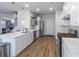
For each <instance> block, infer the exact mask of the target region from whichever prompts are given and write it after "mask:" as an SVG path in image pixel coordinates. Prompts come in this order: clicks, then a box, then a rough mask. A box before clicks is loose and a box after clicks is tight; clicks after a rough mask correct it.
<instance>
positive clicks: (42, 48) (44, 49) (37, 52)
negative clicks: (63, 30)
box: [17, 36, 59, 57]
mask: <svg viewBox="0 0 79 59" xmlns="http://www.w3.org/2000/svg"><path fill="white" fill-rule="evenodd" d="M57 47H58V46H57V44H56V40H55V38H54V37H50V36H43V37H40V38H39V39H37V40H36V41H34V42H33V43H32V44H31V45H30V46H29V47H27V48H26V49H25V50H24V51H23V52H21V53H20V54H19V55H18V56H17V57H58V56H59V54H58V49H57Z"/></svg>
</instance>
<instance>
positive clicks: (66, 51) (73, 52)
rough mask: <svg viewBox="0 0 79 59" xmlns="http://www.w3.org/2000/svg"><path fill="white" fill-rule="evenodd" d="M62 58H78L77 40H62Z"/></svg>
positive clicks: (78, 39)
mask: <svg viewBox="0 0 79 59" xmlns="http://www.w3.org/2000/svg"><path fill="white" fill-rule="evenodd" d="M62 57H79V38H67V37H63V38H62Z"/></svg>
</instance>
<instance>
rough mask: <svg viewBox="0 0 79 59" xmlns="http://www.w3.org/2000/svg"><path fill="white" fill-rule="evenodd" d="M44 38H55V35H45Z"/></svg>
mask: <svg viewBox="0 0 79 59" xmlns="http://www.w3.org/2000/svg"><path fill="white" fill-rule="evenodd" d="M43 36H47V37H48V36H49V37H55V35H43Z"/></svg>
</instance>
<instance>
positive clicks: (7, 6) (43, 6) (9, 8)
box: [0, 2, 63, 14]
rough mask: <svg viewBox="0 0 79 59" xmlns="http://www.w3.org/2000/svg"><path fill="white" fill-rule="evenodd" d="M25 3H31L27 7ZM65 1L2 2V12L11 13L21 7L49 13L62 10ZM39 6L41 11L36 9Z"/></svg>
mask: <svg viewBox="0 0 79 59" xmlns="http://www.w3.org/2000/svg"><path fill="white" fill-rule="evenodd" d="M25 4H29V7H25ZM62 6H63V2H15V3H13V4H12V3H11V2H0V13H4V14H11V13H12V12H13V11H17V10H20V9H22V8H23V9H25V10H27V9H29V10H31V11H32V12H35V13H37V14H49V13H55V11H57V10H61V9H62ZM50 7H52V8H53V10H52V11H50V10H49V8H50ZM37 8H39V9H40V10H39V11H36V9H37Z"/></svg>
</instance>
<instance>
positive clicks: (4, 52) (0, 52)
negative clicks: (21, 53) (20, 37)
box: [0, 42, 10, 57]
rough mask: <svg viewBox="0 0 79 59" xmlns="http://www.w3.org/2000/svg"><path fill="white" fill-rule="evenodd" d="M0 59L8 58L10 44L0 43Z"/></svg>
mask: <svg viewBox="0 0 79 59" xmlns="http://www.w3.org/2000/svg"><path fill="white" fill-rule="evenodd" d="M0 57H10V43H8V42H5V43H0Z"/></svg>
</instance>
